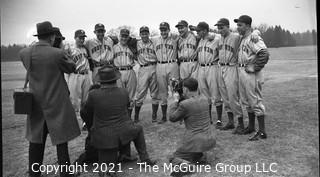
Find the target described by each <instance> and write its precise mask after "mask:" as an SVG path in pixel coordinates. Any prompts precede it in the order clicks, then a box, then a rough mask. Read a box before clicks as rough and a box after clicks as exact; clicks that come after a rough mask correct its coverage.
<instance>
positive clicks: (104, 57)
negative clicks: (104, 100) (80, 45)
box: [85, 23, 114, 84]
mask: <svg viewBox="0 0 320 177" xmlns="http://www.w3.org/2000/svg"><path fill="white" fill-rule="evenodd" d="M105 32H106V30H105V27H104V25H103V24H101V23H98V24H96V25H95V27H94V33H95V34H96V36H97V38H94V39H90V40H86V42H85V47H86V48H87V49H88V53H89V56H90V60H89V62H90V64H91V69H92V81H93V84H97V81H96V75H97V72H98V69H99V68H100V67H101V66H102V65H105V64H111V61H112V59H113V51H112V50H113V49H112V48H113V45H114V42H113V40H112V39H111V38H110V37H105Z"/></svg>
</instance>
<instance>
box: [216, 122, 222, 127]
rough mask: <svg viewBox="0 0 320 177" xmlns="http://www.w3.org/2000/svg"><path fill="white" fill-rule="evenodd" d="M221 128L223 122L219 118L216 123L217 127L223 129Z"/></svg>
mask: <svg viewBox="0 0 320 177" xmlns="http://www.w3.org/2000/svg"><path fill="white" fill-rule="evenodd" d="M221 128H222V122H221V121H220V120H218V121H217V123H216V129H221Z"/></svg>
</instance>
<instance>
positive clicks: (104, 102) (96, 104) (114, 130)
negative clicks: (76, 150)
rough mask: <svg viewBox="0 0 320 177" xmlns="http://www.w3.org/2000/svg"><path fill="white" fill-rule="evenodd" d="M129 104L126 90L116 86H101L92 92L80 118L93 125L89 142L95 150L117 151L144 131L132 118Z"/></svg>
mask: <svg viewBox="0 0 320 177" xmlns="http://www.w3.org/2000/svg"><path fill="white" fill-rule="evenodd" d="M129 104H130V102H129V94H128V92H127V90H126V89H125V88H118V87H117V85H116V84H113V85H107V86H106V85H102V86H101V88H99V89H94V90H91V91H90V92H89V94H88V99H87V101H86V103H85V104H84V106H83V108H82V109H81V116H82V118H83V119H84V120H85V122H91V121H92V127H91V137H90V138H91V143H92V145H93V146H94V147H95V148H98V149H113V148H118V147H119V146H121V145H125V144H128V143H129V142H130V141H132V140H133V139H134V138H136V137H137V136H138V133H139V132H140V131H141V130H142V127H141V126H140V125H135V124H134V123H133V121H132V120H131V119H130V118H129V115H128V106H129ZM89 124H90V123H89Z"/></svg>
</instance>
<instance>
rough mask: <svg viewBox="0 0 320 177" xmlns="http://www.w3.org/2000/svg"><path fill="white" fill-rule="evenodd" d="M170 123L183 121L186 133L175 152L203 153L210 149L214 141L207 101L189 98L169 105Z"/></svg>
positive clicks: (202, 98) (199, 98) (200, 98)
mask: <svg viewBox="0 0 320 177" xmlns="http://www.w3.org/2000/svg"><path fill="white" fill-rule="evenodd" d="M169 115H170V117H169V118H170V121H172V122H177V121H180V120H183V121H184V123H185V126H186V131H185V133H184V135H183V137H182V142H181V144H180V147H179V148H178V149H177V151H180V152H204V151H208V150H210V149H212V148H213V147H214V146H215V144H216V140H215V138H214V133H213V129H212V126H211V124H210V117H209V109H208V100H207V99H206V98H204V97H191V98H188V99H186V100H183V101H181V102H180V103H179V104H178V103H177V102H175V103H173V104H171V105H170V108H169Z"/></svg>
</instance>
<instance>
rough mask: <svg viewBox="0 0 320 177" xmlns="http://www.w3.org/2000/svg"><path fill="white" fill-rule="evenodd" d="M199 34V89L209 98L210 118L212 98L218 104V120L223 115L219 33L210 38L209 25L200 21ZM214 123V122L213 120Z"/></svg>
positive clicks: (197, 28)
mask: <svg viewBox="0 0 320 177" xmlns="http://www.w3.org/2000/svg"><path fill="white" fill-rule="evenodd" d="M196 30H197V34H198V36H199V37H200V38H201V40H200V41H199V44H198V47H197V54H198V63H199V71H198V81H199V91H200V94H203V95H204V96H206V97H207V98H208V103H209V112H210V119H211V120H212V115H211V109H212V99H213V100H214V103H213V104H214V105H215V106H216V110H217V116H218V120H221V117H222V99H221V95H220V92H219V83H218V79H219V65H218V60H219V57H218V42H219V39H220V37H219V35H215V37H214V40H211V39H208V36H209V25H208V24H207V23H206V22H200V23H199V24H198V25H197V27H196ZM211 123H212V122H211Z"/></svg>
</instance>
